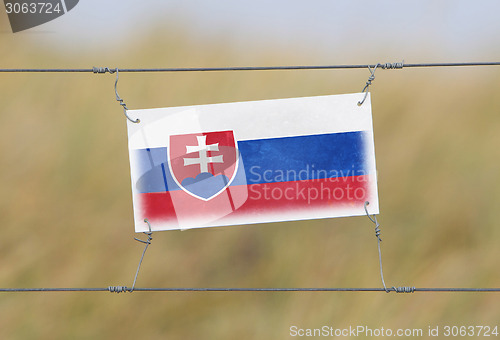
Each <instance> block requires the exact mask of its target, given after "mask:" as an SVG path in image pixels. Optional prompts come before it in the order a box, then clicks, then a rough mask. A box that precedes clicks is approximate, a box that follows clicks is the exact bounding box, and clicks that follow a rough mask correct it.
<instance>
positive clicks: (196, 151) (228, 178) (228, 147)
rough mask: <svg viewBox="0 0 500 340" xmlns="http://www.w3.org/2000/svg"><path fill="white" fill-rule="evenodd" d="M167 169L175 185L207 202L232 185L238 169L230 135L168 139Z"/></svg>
mask: <svg viewBox="0 0 500 340" xmlns="http://www.w3.org/2000/svg"><path fill="white" fill-rule="evenodd" d="M168 154H169V166H170V171H171V173H172V177H173V178H174V180H175V181H176V183H177V185H179V187H180V188H181V189H182V190H184V191H185V192H186V193H188V194H190V195H192V196H194V197H196V198H199V199H201V200H205V201H208V200H210V199H212V198H214V197H216V196H217V195H219V194H220V193H222V192H223V191H224V190H225V189H226V188H227V187H228V186H229V185H230V184H231V182H232V180H233V179H234V176H235V174H236V170H237V166H238V151H237V149H236V142H235V140H234V134H233V131H217V132H207V133H191V134H185V135H173V136H170V145H169V147H168Z"/></svg>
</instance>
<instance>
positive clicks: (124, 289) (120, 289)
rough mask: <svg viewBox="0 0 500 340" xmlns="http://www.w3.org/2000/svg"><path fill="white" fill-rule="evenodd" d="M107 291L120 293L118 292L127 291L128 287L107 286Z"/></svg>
mask: <svg viewBox="0 0 500 340" xmlns="http://www.w3.org/2000/svg"><path fill="white" fill-rule="evenodd" d="M108 291H109V292H110V293H117V294H120V293H124V292H128V291H129V289H128V288H127V287H126V286H109V287H108Z"/></svg>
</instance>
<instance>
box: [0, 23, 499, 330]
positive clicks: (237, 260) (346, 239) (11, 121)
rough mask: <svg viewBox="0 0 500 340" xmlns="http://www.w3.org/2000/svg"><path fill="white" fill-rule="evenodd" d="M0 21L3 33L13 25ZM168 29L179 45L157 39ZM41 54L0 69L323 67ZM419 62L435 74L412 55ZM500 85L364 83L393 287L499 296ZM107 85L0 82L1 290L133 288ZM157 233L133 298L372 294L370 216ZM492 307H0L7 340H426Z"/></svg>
mask: <svg viewBox="0 0 500 340" xmlns="http://www.w3.org/2000/svg"><path fill="white" fill-rule="evenodd" d="M0 24H1V25H2V28H5V27H7V26H6V25H7V22H6V18H2V16H0ZM6 29H7V30H8V27H7V28H6ZM172 29H176V30H177V34H176V35H175V37H176V38H168V39H165V38H163V37H162V36H161V34H160V33H158V32H161V31H162V30H172ZM155 32H156V33H155ZM36 39H37V35H36V34H34V35H24V36H18V37H17V38H16V39H14V38H13V36H12V35H11V34H6V33H4V34H0V46H1V48H0V61H1V65H0V67H5V68H8V67H82V68H90V67H92V66H109V67H115V66H118V67H155V66H159V67H161V66H165V67H184V66H232V65H249V64H251V65H261V66H265V65H296V64H303V63H306V64H310V63H316V61H318V60H320V59H321V57H318V55H319V56H321V51H320V50H318V51H311V50H307V51H304V50H302V49H301V48H300V46H297V47H296V48H292V47H290V48H289V49H283V48H273V46H271V45H270V46H268V48H267V49H266V50H263V51H261V52H260V53H259V54H258V55H253V58H252V59H251V60H249V58H248V56H247V55H246V54H245V53H244V52H242V51H241V50H234V49H232V48H231V46H230V44H228V43H227V42H225V41H224V39H221V40H220V41H219V42H214V41H210V42H209V43H206V44H200V43H199V42H196V43H193V42H192V41H191V40H190V33H189V30H185V29H184V28H183V27H177V28H176V27H173V26H170V25H164V26H161V25H160V26H158V27H155V29H152V30H151V34H149V36H148V37H146V38H143V39H141V40H140V41H139V42H137V41H136V43H135V44H133V45H128V44H123V45H121V46H119V47H117V48H115V49H107V50H106V51H105V52H106V53H97V54H95V53H94V52H91V51H89V52H85V51H79V52H78V53H76V52H74V53H73V54H71V53H68V54H61V53H57V52H56V51H54V50H53V49H52V48H50V47H47V46H44V45H42V44H36V43H35V40H36ZM159 41H161V43H159ZM75 43H78V42H75ZM381 50H382V48H381ZM311 55H313V56H316V57H314V58H316V59H314V58H312V59H310V58H309V56H311ZM389 56H390V55H389ZM422 56H425V53H422V55H421V56H419V57H422ZM363 58H364V59H362V60H355V62H358V61H359V62H361V63H372V62H377V61H378V62H386V61H399V60H397V59H396V60H392V59H390V60H387V59H388V58H387V56H386V55H384V54H383V53H382V52H377V51H374V52H371V54H368V55H364V56H363ZM358 59H360V57H359V56H358ZM309 60H313V62H307V61H309ZM324 60H326V58H325V59H323V61H324ZM456 60H458V61H462V60H460V58H459V57H457V58H456ZM351 61H352V60H345V61H342V62H340V61H339V63H346V62H351ZM420 61H429V60H406V62H408V63H412V62H420ZM430 61H432V60H430ZM497 61H498V60H497ZM323 63H325V62H323ZM368 76H369V73H368V70H352V71H346V70H337V71H283V72H281V71H268V72H227V73H221V72H217V73H176V74H130V73H123V74H121V75H120V82H119V85H118V87H119V93H120V95H121V96H122V98H123V99H124V100H125V102H126V103H127V104H128V106H129V108H131V109H138V108H154V107H168V106H180V105H194V104H208V103H220V102H234V101H247V100H261V99H272V98H287V97H300V96H315V95H328V94H340V93H353V92H360V91H361V89H362V88H363V86H364V83H365V81H366V79H367V78H368ZM499 76H500V69H499V68H498V67H496V68H495V67H484V68H477V67H476V68H448V69H403V70H378V71H377V73H376V80H375V81H374V83H373V86H372V89H371V92H372V104H373V117H374V131H375V147H376V156H377V168H378V172H379V179H378V184H379V193H380V206H381V214H380V216H379V218H378V219H379V222H380V223H381V226H382V239H383V242H382V252H383V259H384V274H385V279H386V283H387V285H388V286H406V285H407V286H416V287H498V286H500V272H499V270H498V263H499V259H500V248H499V246H498V244H499V241H500V229H499V228H498V206H499V205H500V181H498V174H499V173H500V159H499V151H498V150H499V145H500V133H499V131H500V115H499V112H500V102H499V101H498V92H499V91H500V85H499V83H498V79H499ZM113 83H114V75H109V74H107V75H94V74H89V73H84V74H7V73H3V74H0V103H1V104H0V122H1V123H0V183H1V188H2V189H1V191H0V226H1V228H2V237H0V286H1V287H4V288H9V287H107V286H109V285H128V286H130V285H131V284H132V280H133V275H134V274H135V270H136V267H137V264H138V261H139V258H140V255H141V252H142V250H143V244H140V243H138V242H136V241H134V240H133V237H135V236H137V235H135V233H134V232H133V230H134V228H133V225H132V223H133V219H132V201H131V190H130V177H129V163H128V151H127V135H126V122H125V117H124V116H123V113H122V110H121V108H120V107H119V106H118V104H117V103H116V101H115V99H114V91H113ZM153 237H154V239H153V243H152V245H151V246H150V247H149V249H148V252H147V254H146V257H145V260H144V263H143V265H142V268H141V272H140V275H139V279H138V282H137V286H138V287H380V286H381V282H380V276H379V267H378V254H377V244H376V238H375V236H374V230H373V224H372V223H371V222H370V221H369V220H368V218H366V217H355V218H341V219H331V220H317V221H303V222H292V223H277V224H265V225H253V226H237V227H224V228H212V229H201V230H189V231H183V232H180V231H172V232H158V233H155V234H154V235H153ZM499 302H500V295H499V294H496V293H495V294H486V293H482V294H481V293H477V294H476V293H456V294H453V293H429V294H425V293H414V294H406V295H399V294H398V295H397V294H394V293H392V294H385V293H236V292H231V293H143V292H135V293H133V294H129V293H126V294H119V295H116V294H111V293H105V292H102V293H1V294H0V338H1V339H138V338H140V339H234V338H238V339H286V338H289V337H290V336H289V327H290V326H292V325H296V326H298V327H302V328H315V327H321V326H323V325H329V326H333V327H338V328H345V327H349V326H357V325H366V326H368V327H372V328H380V327H384V328H393V329H397V328H407V327H408V328H422V329H424V331H426V330H427V327H428V326H437V325H439V326H444V325H459V326H460V325H492V326H494V325H498V321H499V319H500V309H499V307H498V306H499Z"/></svg>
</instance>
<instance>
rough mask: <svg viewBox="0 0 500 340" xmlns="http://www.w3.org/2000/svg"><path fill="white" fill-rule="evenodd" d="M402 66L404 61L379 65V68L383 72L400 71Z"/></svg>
mask: <svg viewBox="0 0 500 340" xmlns="http://www.w3.org/2000/svg"><path fill="white" fill-rule="evenodd" d="M404 66H405V61H404V60H403V61H402V62H400V63H385V64H380V65H379V67H380V68H382V69H383V70H394V69H402V68H403V67H404Z"/></svg>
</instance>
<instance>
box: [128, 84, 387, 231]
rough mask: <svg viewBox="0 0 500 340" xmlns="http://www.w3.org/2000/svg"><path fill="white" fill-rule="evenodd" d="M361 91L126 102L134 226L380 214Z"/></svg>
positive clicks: (369, 130)
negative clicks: (162, 104) (145, 104)
mask: <svg viewBox="0 0 500 340" xmlns="http://www.w3.org/2000/svg"><path fill="white" fill-rule="evenodd" d="M363 96H364V94H362V93H356V94H346V95H334V96H319V97H307V98H291V99H277V100H264V101H254V102H240V103H228V104H212V105H200V106H187V107H172V108H161V109H147V110H129V111H128V115H129V116H130V117H131V118H132V119H137V118H138V119H140V123H132V122H130V121H127V124H128V136H129V152H130V168H131V180H132V194H133V203H134V216H135V231H136V232H142V231H147V225H146V224H145V223H144V219H146V218H147V219H148V221H149V222H150V223H151V226H152V228H153V230H155V231H156V230H173V229H188V228H198V227H213V226H229V225H241V224H252V223H266V222H281V221H293V220H305V219H316V218H331V217H343V216H356V215H364V214H365V211H364V208H363V205H364V203H365V201H369V202H370V213H374V214H377V213H378V194H377V177H376V168H375V152H374V143H373V125H372V116H371V106H370V97H369V95H368V98H367V99H366V101H365V103H364V104H363V105H361V106H358V105H357V103H358V101H359V100H361V99H362V98H363Z"/></svg>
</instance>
